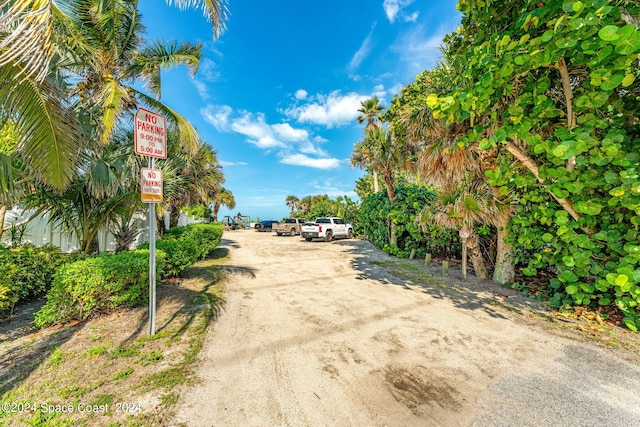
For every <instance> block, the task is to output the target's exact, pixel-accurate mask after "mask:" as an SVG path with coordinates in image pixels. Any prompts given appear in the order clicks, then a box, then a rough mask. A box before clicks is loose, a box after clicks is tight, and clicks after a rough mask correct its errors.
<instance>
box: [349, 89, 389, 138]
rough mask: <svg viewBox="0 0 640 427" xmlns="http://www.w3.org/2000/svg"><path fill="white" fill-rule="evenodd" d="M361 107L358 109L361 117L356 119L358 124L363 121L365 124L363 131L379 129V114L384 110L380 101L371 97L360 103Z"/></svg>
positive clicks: (375, 97)
mask: <svg viewBox="0 0 640 427" xmlns="http://www.w3.org/2000/svg"><path fill="white" fill-rule="evenodd" d="M360 105H361V107H360V108H358V112H359V113H362V115H360V116H358V117H357V119H356V120H357V121H358V124H362V123H364V122H365V121H366V122H367V124H366V125H365V127H364V129H365V131H367V130H370V129H372V128H379V127H380V119H379V117H380V114H382V112H383V111H384V109H385V108H386V107H385V106H384V105H382V104H381V103H380V100H379V99H378V97H377V96H373V97H371V98H369V99H365V100H364V101H362V102H360Z"/></svg>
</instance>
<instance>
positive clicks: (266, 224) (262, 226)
mask: <svg viewBox="0 0 640 427" xmlns="http://www.w3.org/2000/svg"><path fill="white" fill-rule="evenodd" d="M273 224H279V222H278V221H272V220H265V221H260V222H258V223H257V224H256V227H255V228H256V231H271V227H272V226H273Z"/></svg>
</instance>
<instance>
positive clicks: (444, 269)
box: [442, 261, 449, 276]
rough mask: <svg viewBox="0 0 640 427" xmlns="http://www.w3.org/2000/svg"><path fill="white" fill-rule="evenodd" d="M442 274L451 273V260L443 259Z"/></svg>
mask: <svg viewBox="0 0 640 427" xmlns="http://www.w3.org/2000/svg"><path fill="white" fill-rule="evenodd" d="M442 275H443V276H448V275H449V261H442Z"/></svg>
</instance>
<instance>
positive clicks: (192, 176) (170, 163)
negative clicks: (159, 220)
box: [159, 144, 224, 227]
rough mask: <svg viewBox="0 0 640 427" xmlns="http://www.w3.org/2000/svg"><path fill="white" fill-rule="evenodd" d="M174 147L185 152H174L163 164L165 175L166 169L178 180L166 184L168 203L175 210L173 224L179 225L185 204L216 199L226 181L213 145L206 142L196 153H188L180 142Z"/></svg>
mask: <svg viewBox="0 0 640 427" xmlns="http://www.w3.org/2000/svg"><path fill="white" fill-rule="evenodd" d="M174 147H175V149H177V150H181V151H178V152H177V153H176V152H175V151H174V152H173V154H171V155H170V156H169V157H170V159H167V160H165V161H164V162H162V163H161V164H160V165H159V167H160V169H162V171H163V176H164V173H165V172H166V173H167V176H168V177H171V179H173V180H174V185H172V186H165V204H166V205H167V206H168V207H169V209H170V212H171V215H170V218H171V219H170V224H171V227H175V226H176V225H177V224H178V217H179V215H180V211H181V208H182V207H183V206H193V205H197V204H200V203H202V204H207V203H209V201H210V200H212V199H215V197H216V194H217V193H218V192H219V191H220V187H221V185H222V183H223V182H224V175H223V173H222V170H221V167H220V163H219V162H218V158H217V153H216V151H215V150H214V149H213V148H212V147H211V146H210V145H208V144H202V145H201V146H200V148H199V149H198V151H197V152H196V154H195V155H193V156H192V155H190V154H189V153H188V152H185V151H184V147H181V146H178V145H177V144H175V145H174ZM175 149H174V150H175ZM170 152H171V150H170Z"/></svg>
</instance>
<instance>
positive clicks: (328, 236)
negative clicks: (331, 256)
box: [324, 230, 333, 242]
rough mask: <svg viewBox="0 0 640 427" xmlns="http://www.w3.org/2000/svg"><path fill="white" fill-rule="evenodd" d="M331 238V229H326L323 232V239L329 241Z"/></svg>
mask: <svg viewBox="0 0 640 427" xmlns="http://www.w3.org/2000/svg"><path fill="white" fill-rule="evenodd" d="M331 240H333V233H331V230H327V232H326V233H325V234H324V241H325V242H330V241H331Z"/></svg>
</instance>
